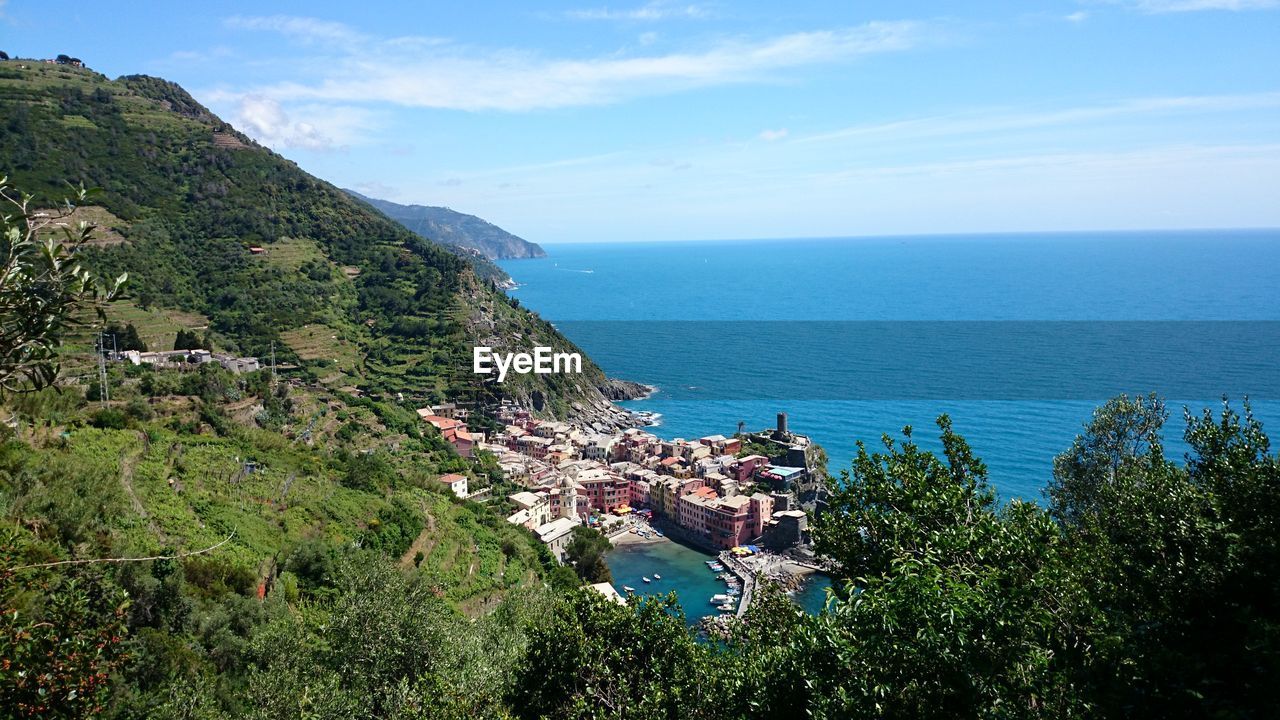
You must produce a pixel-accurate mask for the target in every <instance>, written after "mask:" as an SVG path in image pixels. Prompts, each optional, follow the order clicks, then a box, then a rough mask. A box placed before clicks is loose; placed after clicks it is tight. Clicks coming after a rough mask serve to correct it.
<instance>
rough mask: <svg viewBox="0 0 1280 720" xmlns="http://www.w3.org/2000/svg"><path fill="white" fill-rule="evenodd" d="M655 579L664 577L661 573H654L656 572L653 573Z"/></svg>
mask: <svg viewBox="0 0 1280 720" xmlns="http://www.w3.org/2000/svg"><path fill="white" fill-rule="evenodd" d="M653 579H654V580H661V579H662V576H661V575H659V574H658V573H654V574H653Z"/></svg>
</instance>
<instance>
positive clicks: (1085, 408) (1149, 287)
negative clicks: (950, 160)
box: [501, 231, 1280, 501]
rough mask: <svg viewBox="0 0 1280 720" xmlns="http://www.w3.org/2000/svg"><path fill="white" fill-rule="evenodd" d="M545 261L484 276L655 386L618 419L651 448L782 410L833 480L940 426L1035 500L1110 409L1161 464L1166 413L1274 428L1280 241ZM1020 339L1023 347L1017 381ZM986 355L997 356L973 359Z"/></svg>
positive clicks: (931, 240)
mask: <svg viewBox="0 0 1280 720" xmlns="http://www.w3.org/2000/svg"><path fill="white" fill-rule="evenodd" d="M546 249H547V252H548V254H549V255H548V257H547V258H544V259H539V260H515V261H505V262H503V263H501V264H502V266H503V267H504V268H505V269H506V270H507V271H508V272H509V273H510V274H511V275H512V277H513V278H514V279H515V280H516V281H517V282H518V283H520V287H519V288H517V289H516V290H515V291H513V293H512V294H513V295H514V297H516V298H518V299H519V300H520V301H521V303H523V304H524V305H525V306H527V307H529V308H531V309H533V310H536V311H537V312H539V313H541V314H542V316H543V317H545V318H547V319H549V320H551V321H552V322H554V323H556V324H557V326H559V327H560V328H561V329H562V330H563V331H564V332H565V334H566V335H568V337H569V338H571V339H573V340H574V341H575V342H577V343H578V344H579V345H580V346H581V347H582V348H583V349H584V350H585V351H586V352H587V353H588V354H589V355H590V356H591V357H592V358H593V359H594V360H596V361H597V362H598V363H599V364H600V365H601V366H602V367H603V368H604V369H605V371H606V372H608V373H609V374H610V375H614V376H617V377H623V378H626V379H630V380H636V381H639V382H645V383H650V384H654V385H657V386H658V387H659V392H658V393H657V394H656V395H654V396H653V397H652V398H650V399H648V400H644V401H637V402H632V403H628V405H629V406H631V407H634V408H636V409H643V410H650V411H653V412H657V413H661V415H662V419H661V425H659V426H658V427H656V428H654V431H655V432H656V433H657V434H659V435H662V436H664V437H686V438H689V437H698V436H702V435H707V434H713V433H723V434H730V433H732V432H734V431H736V430H737V428H738V423H739V422H744V423H745V424H746V427H748V428H750V429H757V428H762V427H768V426H772V424H773V423H774V418H775V413H777V412H778V411H786V412H787V413H788V414H789V416H790V425H791V428H792V429H793V430H795V431H797V432H802V433H806V434H808V435H810V436H812V437H813V438H814V439H815V440H816V441H817V442H819V443H821V444H822V445H823V446H824V447H825V448H826V449H827V452H828V454H829V456H830V458H831V469H832V470H833V471H838V470H840V469H841V468H842V467H847V465H848V462H849V460H850V458H851V457H852V455H853V452H854V442H855V441H856V440H862V441H865V442H868V443H876V442H878V440H879V438H880V436H881V435H882V434H883V433H890V434H894V433H897V432H898V431H899V430H900V429H901V428H902V427H903V426H904V425H912V426H914V428H915V437H916V439H917V441H918V442H920V443H921V444H922V445H925V446H926V447H937V442H936V428H935V427H934V426H933V420H934V418H936V417H937V415H938V414H940V413H943V412H945V413H948V414H950V416H951V417H952V420H953V422H954V425H955V428H956V430H957V431H959V432H960V433H961V434H963V435H965V436H966V437H967V438H968V439H969V441H970V443H971V444H972V445H973V447H974V449H975V451H976V452H977V453H978V454H979V455H980V456H981V457H982V458H983V459H984V460H985V461H986V463H987V465H988V468H989V470H990V477H991V482H992V484H993V485H994V486H995V487H996V488H997V490H998V491H999V492H1000V493H1001V495H1002V497H1005V498H1011V497H1020V498H1025V499H1029V500H1036V501H1038V500H1040V499H1041V498H1042V495H1041V492H1042V490H1043V488H1044V487H1045V484H1046V482H1047V481H1048V479H1049V477H1050V470H1051V467H1052V459H1053V456H1054V455H1055V454H1056V453H1059V452H1061V451H1062V450H1064V449H1065V448H1067V446H1068V445H1069V444H1070V443H1071V440H1072V438H1073V437H1074V436H1075V435H1076V434H1077V432H1078V431H1079V429H1080V427H1081V425H1082V423H1084V422H1085V421H1086V420H1087V419H1088V417H1089V414H1090V412H1091V411H1092V410H1093V408H1094V407H1096V406H1097V405H1098V404H1100V403H1101V402H1103V401H1104V400H1105V399H1106V398H1107V397H1109V396H1111V395H1113V394H1115V393H1117V392H1121V391H1127V392H1130V393H1143V392H1148V391H1152V390H1155V391H1160V392H1162V394H1164V395H1165V396H1166V398H1168V399H1169V409H1170V414H1171V418H1170V422H1169V425H1168V427H1167V428H1166V429H1167V433H1166V435H1167V442H1168V449H1167V454H1169V455H1171V456H1174V457H1178V456H1180V455H1181V454H1182V452H1184V450H1185V446H1184V445H1183V444H1182V443H1181V432H1182V428H1183V426H1184V424H1183V421H1182V418H1181V413H1182V407H1183V406H1184V405H1185V406H1187V407H1190V408H1192V409H1195V410H1197V411H1198V410H1199V409H1201V408H1204V407H1211V406H1215V405H1216V403H1217V401H1218V398H1219V396H1220V395H1221V394H1222V393H1228V394H1230V395H1231V396H1232V397H1233V399H1236V400H1238V399H1239V396H1240V395H1243V394H1249V395H1250V397H1251V399H1252V400H1253V404H1254V411H1255V414H1256V415H1258V416H1259V417H1260V418H1261V419H1262V420H1263V422H1264V423H1265V424H1266V426H1267V427H1269V428H1280V392H1277V391H1276V387H1277V384H1280V371H1277V370H1276V367H1277V363H1275V362H1274V358H1276V357H1280V283H1277V282H1276V278H1277V277H1280V231H1186V232H1133V233H1078V234H1026V235H1017V234H1008V235H985V236H983V235H970V236H932V237H891V238H833V239H821V240H814V239H793V240H785V239H780V240H753V241H742V242H732V241H714V242H654V243H625V244H618V243H598V244H572V245H569V244H565V245H546ZM985 321H994V322H985ZM984 322H985V324H984ZM928 323H933V324H932V325H930V324H928ZM886 328H887V330H886ZM895 328H902V329H903V332H897V333H895V330H894V329H895ZM1046 328H1047V329H1046ZM935 329H936V331H935ZM806 337H812V338H813V340H812V341H811V342H805V341H804V338H806ZM1025 337H1034V338H1037V340H1036V343H1037V345H1036V346H1035V347H1033V348H1031V349H1030V350H1029V351H1028V352H1027V353H1026V356H1027V357H1033V358H1035V361H1036V362H1037V363H1039V365H1037V366H1036V367H1033V368H1028V367H1025V366H1024V365H1023V363H1025V362H1030V361H1028V360H1024V359H1023V354H1022V353H1020V350H1021V349H1022V348H1020V347H1019V346H1018V343H1019V342H1024V343H1025V342H1027V341H1025V340H1022V339H1021V338H1025ZM1202 337H1204V338H1210V339H1211V341H1210V340H1206V341H1204V342H1201V341H1200V338H1202ZM797 338H798V340H797ZM851 338H852V340H851ZM1131 338H1132V339H1131ZM988 340H989V342H988ZM841 343H845V345H847V347H846V346H842V345H841ZM882 343H883V344H882ZM1219 343H1221V345H1220V344H1219ZM833 345H834V346H839V347H840V352H838V353H822V352H817V351H815V348H819V349H821V348H826V347H831V346H833ZM991 346H995V347H1000V348H1012V352H1011V353H1010V354H1009V355H1007V356H1006V355H1004V354H1003V350H1002V351H1001V352H1002V354H1000V355H999V356H996V357H986V356H983V352H984V351H989V348H990V347H991ZM881 348H883V351H882V350H881ZM913 349H914V350H913ZM851 355H856V356H857V362H856V367H850V365H851V362H852V361H850V360H849V358H850V357H851ZM760 358H766V359H768V362H767V364H763V365H762V364H761V361H760ZM1011 358H1012V359H1011ZM774 360H776V362H774ZM904 367H906V368H908V369H909V371H908V372H907V373H906V375H905V377H904V376H903V368H904ZM912 373H916V375H912ZM984 373H985V375H984ZM1232 373H1234V374H1232ZM1220 374H1221V379H1220V378H1219V376H1220ZM980 376H981V380H980V381H978V382H971V379H972V378H973V377H980ZM814 378H820V379H822V381H823V382H822V383H820V384H817V385H815V384H814V383H813V382H812V381H813V379H814ZM913 378H918V379H919V382H918V383H917V382H914V381H913ZM793 388H794V389H795V392H794V393H791V394H789V392H790V391H791V390H792V389H793ZM1237 407H1238V405H1237Z"/></svg>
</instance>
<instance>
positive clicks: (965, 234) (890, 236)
mask: <svg viewBox="0 0 1280 720" xmlns="http://www.w3.org/2000/svg"><path fill="white" fill-rule="evenodd" d="M1203 232H1224V233H1265V232H1280V226H1254V227H1184V228H1160V227H1152V228H1132V229H1097V230H991V231H987V230H966V231H952V232H921V233H875V234H861V235H793V236H785V237H781V236H774V237H714V238H673V239H666V240H538V241H532V240H528V239H527V238H525V239H526V241H527V242H531V243H533V242H536V244H537V245H540V246H542V247H544V248H545V247H547V246H552V247H554V246H557V245H678V244H689V243H735V242H737V243H751V242H776V241H781V240H808V241H813V240H817V241H850V240H908V239H925V238H971V237H979V236H999V237H1008V236H1016V235H1021V236H1047V235H1052V236H1063V235H1093V234H1100V235H1135V234H1139V233H1170V234H1175V233H1203ZM538 259H544V258H504V259H500V260H502V261H505V260H538Z"/></svg>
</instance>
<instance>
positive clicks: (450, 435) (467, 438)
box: [417, 408, 475, 458]
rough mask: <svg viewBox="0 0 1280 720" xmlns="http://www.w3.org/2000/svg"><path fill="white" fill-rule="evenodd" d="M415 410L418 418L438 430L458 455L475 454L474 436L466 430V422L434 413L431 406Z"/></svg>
mask: <svg viewBox="0 0 1280 720" xmlns="http://www.w3.org/2000/svg"><path fill="white" fill-rule="evenodd" d="M417 412H418V419H420V420H422V421H423V422H425V423H427V424H429V425H431V426H432V427H434V428H435V429H437V430H439V431H440V435H441V436H442V437H444V439H445V442H447V443H449V444H450V445H452V446H453V448H454V449H455V450H457V451H458V454H459V455H461V456H462V457H467V458H469V457H472V456H473V455H474V454H475V438H473V437H472V436H471V432H470V431H468V430H467V425H466V423H464V422H462V421H461V420H454V419H453V418H447V417H441V416H440V415H435V414H433V412H432V410H431V408H420V409H419V410H418V411H417Z"/></svg>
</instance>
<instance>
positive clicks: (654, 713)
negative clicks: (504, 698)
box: [508, 589, 728, 719]
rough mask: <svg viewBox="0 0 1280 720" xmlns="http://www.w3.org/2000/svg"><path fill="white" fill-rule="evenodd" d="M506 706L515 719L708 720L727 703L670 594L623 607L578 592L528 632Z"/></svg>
mask: <svg viewBox="0 0 1280 720" xmlns="http://www.w3.org/2000/svg"><path fill="white" fill-rule="evenodd" d="M529 636H530V637H529V641H528V645H527V646H528V650H527V653H526V656H525V658H524V662H522V663H521V665H520V667H519V672H518V675H517V677H516V681H515V688H514V691H513V692H512V694H511V697H510V698H508V706H509V707H510V708H511V711H512V712H513V713H515V715H516V717H522V718H551V717H554V718H655V719H657V718H713V717H725V716H724V715H722V714H721V713H720V712H719V711H718V709H719V707H720V705H721V703H724V702H727V701H728V698H725V697H723V696H722V695H721V694H718V693H717V692H716V680H717V676H718V671H719V668H716V667H714V666H712V665H711V660H712V653H711V650H710V648H709V647H708V646H704V645H701V644H699V643H697V642H695V641H694V639H693V636H692V635H691V634H690V632H689V631H688V629H687V628H686V626H685V623H684V616H683V615H682V614H681V613H680V609H679V606H678V605H677V604H676V602H675V597H674V595H668V596H667V597H666V598H664V599H660V600H659V599H653V600H646V601H644V602H641V603H639V605H638V606H632V607H623V606H620V605H618V604H617V603H614V602H611V601H609V600H607V599H605V598H604V597H602V596H601V595H600V594H599V593H596V592H594V591H591V590H584V589H578V590H575V591H572V592H571V593H570V594H569V596H568V597H567V598H566V599H565V600H564V602H563V605H562V607H559V608H556V609H555V611H554V612H551V613H547V614H546V616H545V617H543V618H541V620H540V621H539V622H537V623H536V624H534V625H533V626H532V627H531V628H530V630H529Z"/></svg>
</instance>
